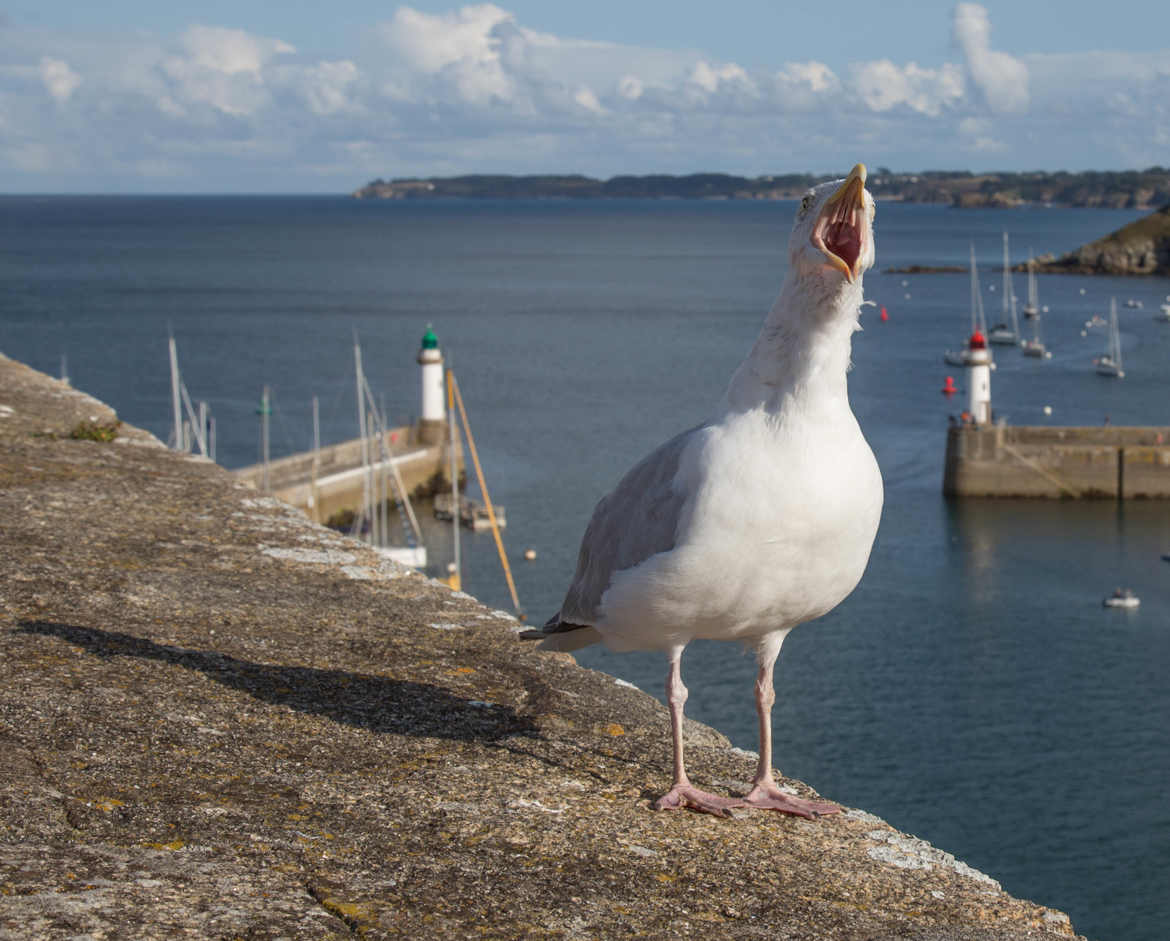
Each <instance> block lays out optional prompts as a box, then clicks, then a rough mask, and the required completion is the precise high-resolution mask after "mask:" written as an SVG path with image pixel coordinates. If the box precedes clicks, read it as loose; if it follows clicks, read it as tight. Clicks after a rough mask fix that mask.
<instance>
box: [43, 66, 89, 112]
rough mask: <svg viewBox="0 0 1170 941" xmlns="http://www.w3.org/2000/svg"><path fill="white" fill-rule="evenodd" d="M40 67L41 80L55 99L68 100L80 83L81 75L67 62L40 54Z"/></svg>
mask: <svg viewBox="0 0 1170 941" xmlns="http://www.w3.org/2000/svg"><path fill="white" fill-rule="evenodd" d="M40 69H41V81H42V82H44V83H45V88H46V89H47V90H48V92H49V94H50V95H52V96H53V98H54V99H55V100H56V101H68V100H69V96H70V95H72V94H73V93H74V92H75V91H77V86H78V85H80V84H81V76H80V75H78V74H77V73H76V72H74V71H73V69H71V68H69V63H68V62H62V61H61V60H60V59H53V58H50V57H49V56H42V57H41V65H40Z"/></svg>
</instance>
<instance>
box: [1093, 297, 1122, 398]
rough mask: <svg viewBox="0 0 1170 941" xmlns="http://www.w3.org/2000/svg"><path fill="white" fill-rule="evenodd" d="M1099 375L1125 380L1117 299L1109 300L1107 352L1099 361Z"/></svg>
mask: <svg viewBox="0 0 1170 941" xmlns="http://www.w3.org/2000/svg"><path fill="white" fill-rule="evenodd" d="M1097 375H1099V376H1111V377H1113V378H1115V379H1124V378H1125V370H1124V369H1122V368H1121V332H1120V330H1119V329H1118V327H1117V298H1116V297H1111V298H1110V299H1109V332H1108V334H1107V339H1106V342H1105V352H1104V353H1102V354H1101V356H1100V357H1098V359H1097Z"/></svg>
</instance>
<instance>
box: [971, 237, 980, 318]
mask: <svg viewBox="0 0 1170 941" xmlns="http://www.w3.org/2000/svg"><path fill="white" fill-rule="evenodd" d="M970 249H971V333H972V334H974V333H975V331H976V329H977V328H978V321H977V319H976V314H975V311H976V307H977V305H978V303H979V282H978V277H979V275H978V274H977V273H976V271H975V243H974V242H972V243H971V244H970Z"/></svg>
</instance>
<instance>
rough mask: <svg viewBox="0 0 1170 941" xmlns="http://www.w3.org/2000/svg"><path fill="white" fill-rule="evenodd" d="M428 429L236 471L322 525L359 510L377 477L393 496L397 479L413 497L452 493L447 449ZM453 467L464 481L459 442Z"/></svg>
mask: <svg viewBox="0 0 1170 941" xmlns="http://www.w3.org/2000/svg"><path fill="white" fill-rule="evenodd" d="M424 431H425V429H422V430H420V428H419V426H414V427H411V426H403V427H399V428H391V429H388V430H387V431H386V432H384V433H383V434H381V435H375V436H373V437H372V438H369V439H366V440H365V441H364V442H363V440H362V439H361V438H354V439H351V440H349V441H342V442H340V443H338V444H332V445H328V446H326V447H323V448H321V449H320V450H318V451H317V452H315V453H314V452H311V451H309V452H304V453H301V454H290V455H288V456H287V457H282V458H278V459H277V460H275V461H269V462H268V464H267V465H264V464H252V465H250V466H248V467H241V468H239V469H238V470H236V471H233V473H234V475H235V477H236V479H237V480H239V481H241V482H243V483H246V484H248V485H249V486H252V487H255V488H256V489H257V490H259V491H260V492H261V493H267V494H271V495H272V496H274V497H276V498H277V499H278V500H282V501H283V502H285V503H288V504H290V505H292V506H295V507H297V509H300V510H304V511H305V513H306V514H307V515H308V516H309V517H310V518H311V519H313V520H314V521H315V522H324V521H326V520H328V519H329V517H331V516H332V515H333V514H335V513H337V512H339V511H342V510H356V509H358V508H360V507H361V505H362V501H363V499H365V497H366V489H367V488H368V487H370V485H371V480H372V478H373V477H380V478H383V479H382V481H381V483H380V485H379V487H378V492H381V493H391V492H393V488H396V487H397V483H396V481H397V480H401V481H402V486H403V488H404V489H405V491H406V495H407V496H410V497H412V498H414V497H429V496H432V495H434V494H435V493H439V492H443V493H446V492H447V491H448V490H450V488H451V479H450V473H449V468H450V460H449V458H448V455H449V453H450V452H449V451H448V447H449V445H448V444H447V441H446V440H445V439H444V438H443V437H442V436H441V435H439V436H436V435H434V434H426V433H423V432H424ZM363 445H364V447H365V450H366V452H368V453H369V454H370V455H371V457H372V460H371V461H370V462H369V466H368V467H367V466H365V465H363V463H362V454H363ZM391 464H393V467H391ZM455 467H456V474H457V475H459V477H460V479H462V476H463V469H464V468H463V449H462V448H461V447H459V446H458V444H457V445H456V453H455Z"/></svg>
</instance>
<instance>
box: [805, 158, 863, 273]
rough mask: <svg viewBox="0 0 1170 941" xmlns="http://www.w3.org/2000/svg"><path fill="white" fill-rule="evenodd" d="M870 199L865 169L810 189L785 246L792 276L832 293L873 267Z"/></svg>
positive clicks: (860, 166)
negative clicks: (822, 286) (818, 284)
mask: <svg viewBox="0 0 1170 941" xmlns="http://www.w3.org/2000/svg"><path fill="white" fill-rule="evenodd" d="M873 217H874V202H873V197H872V196H871V195H870V194H869V192H868V191H867V190H866V188H865V164H863V163H859V164H857V166H855V167H854V168H853V169H852V170H851V171H850V172H849V176H847V177H846V178H845V179H844V180H834V181H833V182H831V183H822V184H820V185H819V186H814V187H813V188H812V189H810V190H809V191H808V192H807V193H805V194H804V198H803V199H802V200H801V201H800V208H799V209H797V211H796V222H795V223H794V224H793V226H792V237H791V238H790V239H789V243H788V253H789V261H790V264H791V266H792V270H793V273H795V274H796V275H797V277H799V278H801V279H806V278H813V279H816V280H817V281H820V282H823V283H824V284H825V286H826V287H827V288H829V289H830V290H831V289H832V288H833V287H835V286H840V285H841V284H842V283H845V282H848V283H849V284H859V283H860V281H861V276H862V274H864V272H865V271H866V269H867V268H869V267H870V266H871V265H873V259H874V250H873Z"/></svg>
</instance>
